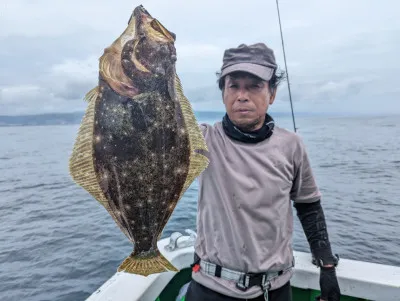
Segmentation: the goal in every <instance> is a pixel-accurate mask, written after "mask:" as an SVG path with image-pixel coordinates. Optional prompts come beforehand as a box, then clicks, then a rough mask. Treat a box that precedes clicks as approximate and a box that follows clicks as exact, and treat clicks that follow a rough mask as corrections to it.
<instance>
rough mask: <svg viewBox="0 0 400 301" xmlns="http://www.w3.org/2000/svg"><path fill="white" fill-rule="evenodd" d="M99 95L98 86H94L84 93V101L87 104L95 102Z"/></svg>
mask: <svg viewBox="0 0 400 301" xmlns="http://www.w3.org/2000/svg"><path fill="white" fill-rule="evenodd" d="M99 93H100V90H99V86H96V87H94V88H93V89H91V90H90V91H89V92H87V93H86V95H85V97H84V100H85V101H87V102H91V101H95V100H96V99H97V96H99Z"/></svg>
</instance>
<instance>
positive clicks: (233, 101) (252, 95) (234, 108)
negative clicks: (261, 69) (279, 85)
mask: <svg viewBox="0 0 400 301" xmlns="http://www.w3.org/2000/svg"><path fill="white" fill-rule="evenodd" d="M275 95H276V90H275V91H274V93H273V94H271V93H270V89H269V87H268V82H267V81H263V80H261V79H260V78H258V77H255V76H253V75H251V74H248V73H237V74H230V75H227V76H226V78H225V86H224V93H223V101H224V104H225V108H226V112H227V114H228V116H229V118H230V119H231V121H232V122H233V123H234V124H235V125H236V126H238V127H239V128H241V129H242V130H244V131H253V130H257V129H259V128H261V127H262V125H263V123H264V120H265V113H266V112H267V110H268V107H269V105H270V104H272V103H273V102H274V99H275Z"/></svg>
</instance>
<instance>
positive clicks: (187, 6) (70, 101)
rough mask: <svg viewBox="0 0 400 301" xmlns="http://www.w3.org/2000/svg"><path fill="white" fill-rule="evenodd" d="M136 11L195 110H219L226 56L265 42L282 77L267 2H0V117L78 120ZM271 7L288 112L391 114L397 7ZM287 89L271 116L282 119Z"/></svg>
mask: <svg viewBox="0 0 400 301" xmlns="http://www.w3.org/2000/svg"><path fill="white" fill-rule="evenodd" d="M117 3H118V4H117ZM139 4H143V5H144V6H145V8H146V9H147V10H148V11H149V12H150V14H152V15H153V16H154V17H156V18H157V19H158V20H159V21H160V22H161V23H162V24H163V25H164V26H165V27H167V28H168V29H169V30H171V31H172V32H174V33H175V34H176V35H177V42H176V47H177V54H178V62H177V70H178V73H179V75H180V77H181V78H182V81H183V85H184V89H185V91H187V94H188V95H189V96H191V97H192V98H191V99H189V100H191V102H192V104H193V107H194V109H196V110H223V109H224V108H223V105H222V102H221V99H220V96H219V93H218V92H217V90H216V87H215V81H216V76H215V72H216V71H218V69H219V68H220V66H221V61H222V55H223V51H224V49H225V48H228V47H235V46H237V45H239V44H241V43H255V42H264V43H266V44H267V45H269V46H270V47H272V48H273V49H274V50H275V53H276V57H277V60H278V63H279V65H280V67H281V68H284V61H283V55H282V46H281V41H280V32H279V23H278V17H277V11H276V3H275V0H264V1H258V0H254V1H225V0H223V1H222V0H218V2H217V1H210V0H202V1H184V0H182V1H177V0H168V1H161V0H157V1H156V0H153V1H141V2H135V1H131V0H130V1H127V0H118V1H105V0H96V1H95V0H85V1H82V2H81V1H77V0H56V1H50V0H35V1H32V0H1V4H0V29H1V30H0V45H1V47H0V115H5V114H8V115H17V114H31V113H45V112H71V111H81V110H84V109H85V106H86V103H85V102H84V101H83V100H82V98H83V96H84V95H85V93H86V92H87V91H88V90H89V89H91V88H92V87H94V86H95V85H96V83H97V72H98V69H97V65H98V58H99V57H100V56H101V55H102V53H103V50H104V48H106V47H107V46H108V45H109V44H111V43H112V42H113V40H114V39H115V38H117V37H118V36H119V35H120V34H121V33H122V31H123V30H124V29H125V27H126V24H127V21H128V18H129V16H130V14H131V12H132V10H133V9H134V7H135V6H137V5H139ZM279 5H280V12H281V21H282V26H283V33H284V38H285V48H286V55H287V61H288V68H289V76H290V83H291V88H292V96H293V100H294V109H295V110H297V111H313V112H330V111H334V112H352V113H355V112H360V113H370V112H379V113H386V112H390V113H393V112H397V113H400V102H399V100H400V99H399V98H400V97H399V96H400V85H399V84H398V83H397V82H396V79H397V78H398V76H397V74H396V72H399V69H400V68H399V67H400V59H399V57H398V53H399V51H400V18H399V14H398V12H399V11H400V2H398V1H396V0H382V1H376V0H351V1H348V0H325V1H321V0H304V1H298V0H280V1H279ZM286 84H287V83H286V82H285V83H284V85H282V86H281V89H280V91H279V92H278V96H277V100H276V102H275V104H274V105H273V107H274V109H275V110H278V111H289V110H290V105H289V103H288V93H287V86H286Z"/></svg>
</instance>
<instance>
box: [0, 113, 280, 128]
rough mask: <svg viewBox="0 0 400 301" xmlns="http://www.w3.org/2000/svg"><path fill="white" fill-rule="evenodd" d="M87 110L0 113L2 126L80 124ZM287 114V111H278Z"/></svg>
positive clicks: (199, 116) (218, 115)
mask: <svg viewBox="0 0 400 301" xmlns="http://www.w3.org/2000/svg"><path fill="white" fill-rule="evenodd" d="M84 113H85V112H71V113H45V114H32V115H14V116H13V115H0V127H5V126H43V125H72V124H80V123H81V121H82V118H83V115H84ZM194 113H195V115H196V118H197V119H215V118H222V116H223V115H224V112H217V111H195V112H194ZM277 114H279V115H286V113H283V114H281V113H277Z"/></svg>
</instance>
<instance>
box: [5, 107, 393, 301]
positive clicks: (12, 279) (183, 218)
mask: <svg viewBox="0 0 400 301" xmlns="http://www.w3.org/2000/svg"><path fill="white" fill-rule="evenodd" d="M216 119H218V118H217V117H215V116H213V117H210V118H208V117H207V116H204V115H203V116H202V117H201V119H199V121H201V122H209V123H213V122H214V121H215V120H216ZM291 122H292V121H291V117H290V116H289V117H276V123H277V124H278V125H279V126H282V127H284V128H287V129H289V130H292V128H293V127H292V123H291ZM296 123H297V126H298V127H299V131H298V133H299V135H301V136H302V138H303V139H304V141H305V143H306V145H307V149H308V153H309V156H310V158H311V163H312V166H313V168H314V173H315V176H316V178H317V182H318V184H319V186H320V189H321V191H322V193H323V207H324V209H325V215H326V218H327V223H328V228H329V234H330V240H331V242H332V245H333V250H334V252H336V253H339V254H340V256H341V257H342V258H349V259H356V260H363V261H369V262H375V263H382V264H389V265H395V266H400V256H399V254H400V235H399V233H400V232H399V228H400V222H399V220H400V197H399V196H400V185H399V183H400V123H399V116H388V117H384V116H383V117H340V118H339V117H335V118H328V117H297V119H296ZM78 127H79V125H62V126H31V127H29V126H21V127H0V137H1V140H0V141H1V143H0V300H2V301H9V300H30V301H39V300H41V301H42V300H57V301H66V300H74V301H77V300H85V298H87V297H88V296H89V295H90V294H91V293H92V292H94V291H95V290H96V289H97V288H98V287H99V286H100V285H102V283H103V282H104V281H106V280H107V279H108V278H109V277H111V276H112V275H113V274H114V273H115V272H116V269H117V267H118V265H119V264H120V263H121V261H122V260H123V259H124V258H125V257H126V256H128V255H129V254H130V252H131V251H132V246H131V243H130V242H129V241H128V240H127V238H126V237H125V236H124V235H123V234H122V232H121V231H120V230H119V228H118V227H117V226H116V224H115V223H114V221H113V220H112V219H111V217H110V215H109V214H108V213H107V212H106V210H105V209H104V208H103V207H102V206H101V205H100V204H99V203H98V202H97V201H96V200H94V199H93V198H92V197H91V196H90V195H89V194H88V193H87V192H86V191H84V190H83V189H82V188H81V187H78V186H77V185H76V184H74V183H73V182H72V180H71V177H70V176H69V174H68V159H69V155H70V153H71V150H72V147H73V143H74V140H75V138H76V134H77V131H78ZM196 201H197V182H194V183H193V184H192V186H191V187H190V189H189V190H188V191H187V192H186V194H185V195H184V197H183V199H182V200H181V201H180V203H179V204H178V206H177V208H176V209H175V211H174V213H173V215H172V217H171V219H170V221H169V223H168V224H167V226H166V229H165V231H164V233H163V237H165V236H167V235H169V234H171V232H173V231H184V230H185V229H187V228H191V229H195V228H196ZM293 241H294V247H295V249H296V250H299V251H305V252H308V251H309V249H308V244H307V241H306V239H305V236H304V234H303V232H302V229H301V226H300V223H299V222H298V220H297V217H296V216H295V232H294V238H293Z"/></svg>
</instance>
